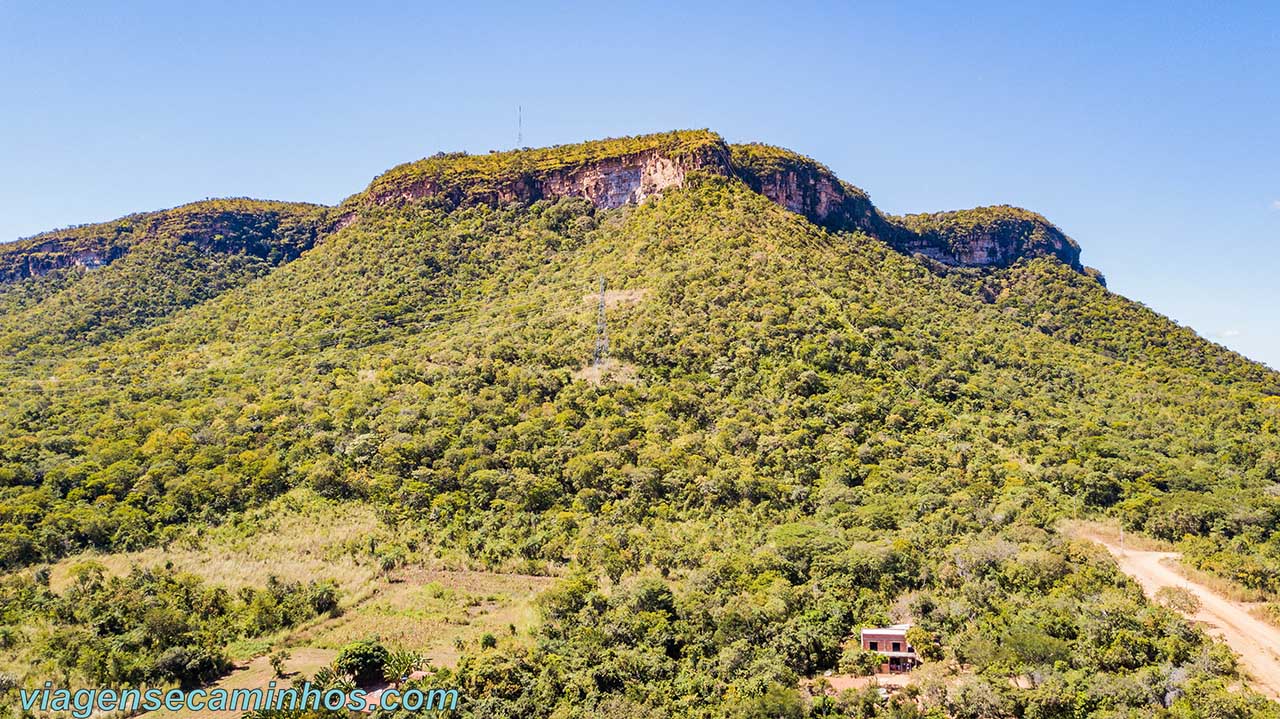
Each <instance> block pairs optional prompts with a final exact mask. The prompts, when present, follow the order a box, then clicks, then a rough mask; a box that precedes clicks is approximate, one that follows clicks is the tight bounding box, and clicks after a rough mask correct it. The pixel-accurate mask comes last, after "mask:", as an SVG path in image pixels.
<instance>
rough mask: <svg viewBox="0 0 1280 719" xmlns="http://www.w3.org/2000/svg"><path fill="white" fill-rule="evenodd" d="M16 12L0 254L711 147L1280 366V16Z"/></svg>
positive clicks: (160, 6) (905, 11) (280, 7)
mask: <svg viewBox="0 0 1280 719" xmlns="http://www.w3.org/2000/svg"><path fill="white" fill-rule="evenodd" d="M121 5H127V6H126V7H117V8H109V7H107V4H106V3H89V2H84V3H75V2H66V3H48V2H28V1H26V0H0V102H3V105H0V107H2V108H3V110H4V111H3V112H0V240H9V239H15V238H17V237H19V236H26V235H30V234H34V233H36V232H38V231H41V230H45V229H50V228H53V227H59V226H65V225H68V224H76V223H82V222H90V221H97V220H105V219H110V218H113V217H117V216H120V215H123V214H126V213H128V212H132V211H137V210H146V209H156V208H161V207H168V206H172V205H176V204H181V203H183V202H187V201H191V200H195V199H201V198H204V197H217V196H228V195H235V196H239V195H249V196H254V197H264V198H273V199H286V200H311V201H316V202H325V203H333V202H336V201H338V200H340V199H341V198H343V197H345V196H346V195H348V194H351V193H353V192H356V191H357V190H359V189H360V188H362V187H363V186H364V185H365V184H366V183H367V182H368V181H369V179H370V178H372V177H373V176H374V175H376V174H377V173H379V172H381V171H382V170H384V169H386V168H388V167H390V166H391V165H394V164H396V163H399V162H403V161H406V160H411V159H416V158H418V157H422V156H424V155H428V154H431V153H434V152H436V151H438V150H468V151H472V152H484V151H487V150H490V149H502V148H508V147H511V146H513V145H515V141H516V106H517V105H523V107H524V139H525V144H526V145H531V146H537V145H546V144H553V143H564V142H573V141H577V140H582V139H588V138H593V137H602V136H610V135H623V134H635V133H642V132H650V131H657V130H666V129H672V128H689V127H695V128H696V127H710V128H712V129H714V130H716V131H718V132H720V133H721V134H723V135H724V136H725V137H726V138H728V139H729V140H730V141H746V140H761V141H765V142H770V143H773V144H778V145H783V146H786V147H790V148H792V149H795V150H798V151H800V152H803V153H805V154H808V155H811V156H813V157H815V158H817V159H819V160H821V161H822V162H824V163H826V164H827V165H829V166H830V167H831V168H832V169H834V170H835V171H836V172H837V173H838V174H839V175H840V176H841V177H843V178H844V179H846V180H848V181H850V182H853V183H854V184H857V185H859V186H861V187H863V188H865V189H866V190H867V191H869V192H870V193H871V196H872V199H873V200H875V202H876V203H877V204H878V205H879V206H880V207H881V208H882V209H884V210H886V211H889V212H894V213H902V212H918V211H930V210H944V209H958V208H964V207H972V206H976V205H984V204H995V203H1010V204H1015V205H1020V206H1024V207H1028V208H1030V209H1033V210H1036V211H1039V212H1042V213H1044V214H1045V215H1046V216H1048V217H1049V218H1050V219H1051V220H1053V221H1054V222H1055V223H1057V224H1058V225H1059V226H1061V227H1062V228H1063V229H1064V230H1065V231H1066V232H1067V233H1068V234H1070V235H1071V236H1073V237H1074V238H1076V239H1077V240H1078V241H1079V242H1080V244H1081V245H1082V246H1083V247H1084V257H1083V259H1084V261H1085V263H1086V264H1089V265H1092V266H1095V267H1098V268H1099V269H1101V270H1102V271H1103V272H1104V273H1105V274H1106V275H1107V278H1108V281H1109V283H1110V286H1111V288H1112V289H1113V290H1115V291H1117V292H1120V293H1121V294H1124V295H1126V296H1128V297H1131V298H1133V299H1137V300H1140V301H1142V302H1144V303H1146V304H1147V305H1149V306H1151V307H1153V308H1155V309H1157V310H1159V311H1160V312H1163V313H1165V314H1167V315H1169V316H1171V317H1173V318H1174V319H1176V320H1178V321H1180V322H1183V323H1185V324H1189V325H1191V326H1192V327H1194V328H1196V329H1197V330H1198V331H1200V332H1201V334H1203V335H1205V336H1207V337H1210V338H1211V339H1214V340H1216V341H1219V342H1222V343H1224V344H1226V345H1228V346H1230V347H1232V348H1234V349H1237V350H1239V351H1241V352H1243V353H1245V354H1246V355H1248V356H1250V357H1253V358H1255V359H1259V360H1262V361H1265V362H1268V363H1269V364H1271V365H1272V366H1274V367H1280V319H1278V318H1277V311H1276V310H1277V308H1280V289H1278V288H1280V283H1278V282H1277V281H1276V278H1277V274H1278V270H1280V259H1277V253H1276V247H1275V246H1276V242H1277V240H1278V239H1280V237H1278V235H1280V162H1277V160H1280V130H1278V128H1280V76H1278V75H1280V72H1278V71H1280V4H1278V3H1274V2H1271V3H1247V2H1237V3H1231V4H1229V6H1228V4H1222V6H1220V7H1215V6H1214V5H1211V4H1209V3H1197V4H1191V3H1156V2H1151V3H1146V4H1123V5H1118V4H1116V3H1087V2H1086V3H1071V4H1069V5H1068V4H1065V3H1064V4H1063V5H1062V6H1061V7H1058V8H1049V7H1047V6H1045V5H1043V4H1041V3H1023V2H1019V3H1012V2H1011V3H982V2H973V3H936V4H934V3H888V2H886V3H868V4H857V3H830V4H820V3H818V4H809V3H760V4H754V3H751V2H735V3H724V4H720V5H716V4H689V3H687V4H685V5H684V6H683V7H679V8H677V7H674V5H675V4H672V5H673V6H672V7H662V6H659V5H658V4H645V3H613V4H608V3H600V2H592V3H582V4H576V5H575V4H555V3H511V4H484V3H447V4H444V3H442V4H440V5H438V6H435V5H434V4H430V3H404V4H392V3H376V2H375V3H363V4H361V5H362V6H361V7H357V4H355V3H331V4H330V3H325V2H312V3H296V4H289V3H280V4H274V5H275V7H273V8H264V7H261V6H260V5H263V4H261V3H257V2H254V3H249V2H218V3H201V2H189V3H173V2H163V3H160V2H156V3H147V2H135V3H128V4H123V3H122V4H121Z"/></svg>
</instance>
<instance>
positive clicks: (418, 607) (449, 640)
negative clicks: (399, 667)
mask: <svg viewBox="0 0 1280 719" xmlns="http://www.w3.org/2000/svg"><path fill="white" fill-rule="evenodd" d="M393 579H394V581H386V580H383V581H380V582H379V583H378V584H377V585H376V586H375V588H374V590H373V592H372V593H371V594H370V595H369V596H368V597H367V598H366V599H364V600H363V601H361V602H360V603H359V605H357V606H355V607H353V608H351V609H350V610H348V611H347V612H346V613H345V614H343V615H342V616H341V617H337V618H334V619H330V620H327V621H324V622H321V623H318V624H315V625H313V626H310V627H306V628H304V629H301V630H299V631H296V632H294V633H293V634H291V635H290V636H289V637H288V638H287V639H286V642H287V643H288V644H305V645H310V646H314V647H323V648H327V649H338V648H340V647H342V646H343V645H344V644H347V643H349V642H353V641H358V640H361V639H368V638H370V637H377V638H378V639H379V640H381V641H382V642H383V643H385V644H388V645H391V646H394V647H400V648H405V649H414V650H417V651H420V652H423V653H424V654H425V655H426V656H427V658H428V659H429V660H430V661H431V663H432V664H435V665H437V666H452V665H454V664H455V663H456V662H457V660H458V656H459V653H460V652H459V643H461V645H462V646H469V645H470V646H473V645H475V644H476V643H478V642H479V640H480V638H481V637H483V636H484V635H485V634H493V635H494V636H495V637H502V636H504V635H507V636H509V635H510V634H511V628H512V627H513V626H514V627H515V628H516V631H517V632H521V631H524V630H526V629H527V628H528V627H529V626H531V625H532V624H533V622H534V620H535V610H534V607H533V600H534V598H535V597H536V596H537V595H538V594H539V593H540V592H541V591H542V590H544V589H546V588H547V587H548V586H549V585H550V583H551V582H552V581H554V580H553V579H552V578H550V577H536V576H530V575H522V574H496V573H492V572H472V571H447V570H432V569H420V568H408V569H405V570H402V571H400V572H397V573H396V574H395V576H394V578H393Z"/></svg>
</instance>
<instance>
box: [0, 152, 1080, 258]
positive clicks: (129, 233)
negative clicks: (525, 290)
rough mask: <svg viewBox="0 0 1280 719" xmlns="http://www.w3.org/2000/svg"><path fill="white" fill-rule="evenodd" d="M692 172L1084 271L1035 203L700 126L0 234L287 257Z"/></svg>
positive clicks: (68, 246)
mask: <svg viewBox="0 0 1280 719" xmlns="http://www.w3.org/2000/svg"><path fill="white" fill-rule="evenodd" d="M692 173H707V174H712V175H720V176H723V177H730V178H737V179H740V180H741V181H742V182H744V183H745V184H746V185H748V186H749V187H750V188H751V189H753V190H754V191H756V192H758V193H760V194H762V195H764V196H765V197H768V198H769V199H770V200H772V201H774V202H776V203H777V204H779V205H781V206H782V207H785V208H786V209H788V210H790V211H792V212H795V213H797V214H800V215H803V216H804V217H806V218H808V219H809V220H810V221H812V222H814V223H815V224H818V225H821V226H823V227H826V228H828V229H830V230H834V231H860V232H865V233H867V234H869V235H871V236H872V237H875V238H877V239H880V240H881V241H883V242H885V243H886V244H888V245H890V246H892V247H893V248H895V249H897V250H898V251H900V252H904V253H907V254H918V255H921V256H923V257H926V258H928V259H929V260H932V261H933V262H936V263H940V264H942V265H946V266H953V267H1006V266H1008V265H1010V264H1012V263H1013V262H1015V261H1017V260H1018V259H1020V258H1025V257H1054V258H1057V259H1058V260H1060V261H1062V262H1063V263H1065V264H1066V265H1068V266H1070V267H1071V268H1073V269H1075V270H1076V271H1078V272H1084V268H1083V267H1082V266H1081V264H1080V247H1079V246H1078V245H1077V244H1076V243H1075V242H1074V241H1072V240H1071V238H1069V237H1067V236H1066V235H1065V234H1063V232H1062V231H1061V230H1059V229H1058V228H1057V227H1055V226H1054V225H1053V224H1052V223H1050V222H1049V221H1048V220H1046V219H1045V218H1044V217H1041V216H1040V215H1037V214H1035V213H1033V212H1028V211H1026V210H1021V209H1018V208H1014V207H1008V206H1003V205H1002V206H996V207H980V208H977V209H973V210H963V211H958V212H940V213H933V214H922V215H908V216H906V217H902V218H891V217H887V216H885V215H883V214H882V213H881V212H880V211H879V210H877V209H876V207H875V205H873V204H872V202H871V198H870V197H868V196H867V193H865V192H863V191H862V190H860V189H858V188H857V187H854V186H853V185H850V184H848V183H846V182H843V181H842V180H840V179H839V178H838V177H836V176H835V174H834V173H832V172H831V170H829V169H827V168H826V167H824V166H823V165H821V164H819V163H818V162H815V161H814V160H812V159H810V158H808V157H805V156H803V155H800V154H797V153H795V152H791V151H790V150H786V149H783V148H779V147H773V146H770V145H761V144H745V145H728V144H726V143H725V141H724V139H723V138H721V137H720V136H719V135H717V134H715V133H713V132H710V131H709V130H692V131H677V132H668V133H661V134H655V135H643V136H639V137H628V138H620V139H608V140H596V141H593V142H584V143H580V144H576V145H563V146H557V147H548V148H540V149H522V150H514V151H511V152H493V153H489V154H487V155H468V154H466V153H449V154H445V153H441V154H437V155H435V156H432V157H429V158H425V159H422V160H418V161H416V162H410V163H405V164H403V165H399V166H397V167H394V168H392V169H391V170H388V171H387V172H385V173H383V174H382V175H379V176H378V177H377V178H375V179H374V180H373V182H372V183H370V185H369V187H368V188H367V189H366V190H365V191H364V192H361V193H359V194H357V195H354V196H352V197H351V198H348V199H347V200H346V201H345V202H343V203H342V205H341V206H340V207H338V208H323V207H320V206H316V205H302V204H298V203H271V202H260V201H256V200H213V201H208V202H197V203H192V204H191V205H184V206H182V207H179V208H174V209H173V210H165V211H162V212H153V213H146V214H140V215H131V216H129V217H126V218H122V219H121V220H118V221H116V222H109V223H102V224H100V225H88V226H84V227H79V228H74V229H71V230H65V231H59V232H52V233H46V234H44V235H40V236H37V237H35V238H32V239H31V240H27V241H24V242H19V243H15V244H12V245H0V281H9V280H14V279H20V278H22V277H29V276H33V275H41V274H45V273H47V272H50V271H53V270H56V269H60V268H65V267H85V268H94V267H100V266H102V265H105V264H108V263H110V262H112V261H114V260H116V259H118V258H120V257H122V256H123V255H124V254H126V253H127V252H128V251H129V248H130V247H132V246H133V244H134V243H136V242H139V241H143V240H145V239H146V238H148V237H157V236H171V237H177V238H179V240H180V241H183V242H190V243H193V244H194V245H196V246H197V247H199V248H200V249H201V250H204V251H208V252H245V253H250V254H254V255H258V256H261V257H265V258H269V259H272V260H273V261H279V262H284V261H288V260H290V259H293V258H294V257H297V256H298V254H300V253H301V252H303V251H305V250H306V249H307V248H309V247H311V246H312V245H314V244H315V243H316V242H317V241H319V239H320V238H321V237H322V236H323V235H324V234H326V233H328V232H332V231H336V230H340V229H342V228H344V227H347V226H348V225H350V224H352V223H355V222H358V221H359V218H360V216H361V214H362V213H363V212H365V211H367V210H369V209H370V208H372V207H377V206H396V205H402V204H406V203H414V202H427V203H435V204H437V205H439V206H442V207H444V208H447V209H453V208H458V207H466V206H471V205H479V204H486V205H492V206H497V205H501V204H506V203H513V202H519V203H528V202H536V201H538V200H543V199H553V198H558V197H583V198H586V199H588V200H590V201H591V202H592V203H593V204H595V205H596V206H597V207H600V208H602V209H612V208H616V207H621V206H623V205H629V204H638V203H641V202H644V201H646V200H648V199H649V198H652V197H654V196H656V195H659V194H661V193H662V192H663V191H665V190H668V189H670V188H675V187H681V186H683V185H685V184H686V182H688V179H689V177H690V175H691V174H692ZM1095 274H1096V273H1095ZM1098 276H1099V277H1100V275H1098Z"/></svg>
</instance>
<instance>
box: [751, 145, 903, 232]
mask: <svg viewBox="0 0 1280 719" xmlns="http://www.w3.org/2000/svg"><path fill="white" fill-rule="evenodd" d="M730 150H731V152H732V156H733V171H734V173H735V174H736V175H737V176H738V177H740V178H741V179H742V181H743V182H745V183H747V185H748V186H749V187H750V188H751V189H753V190H755V191H756V192H759V193H760V194H762V195H764V196H765V197H768V198H769V199H770V200H773V201H774V202H776V203H778V204H779V205H782V206H783V207H785V208H787V209H788V210H790V211H792V212H795V213H796V214H800V215H804V216H805V217H807V218H809V220H810V221H812V222H813V223H814V224H818V225H822V226H823V227H826V228H828V229H832V230H837V231H840V230H861V231H863V232H866V233H868V234H870V235H873V236H875V237H879V238H881V239H886V238H887V237H888V236H889V235H891V234H892V233H893V232H894V228H893V227H892V226H891V225H890V224H889V223H888V222H887V221H886V220H885V218H884V217H883V216H882V215H881V214H880V212H879V211H878V210H877V209H876V207H875V205H873V204H871V198H870V197H868V196H867V193H866V192H863V191H862V190H861V189H859V188H857V187H854V186H853V185H850V184H849V183H847V182H843V181H841V180H840V178H838V177H836V176H835V174H834V173H833V172H831V170H829V169H827V168H826V167H825V166H823V165H821V164H819V163H818V162H815V161H814V160H811V159H810V158H808V157H805V156H803V155H799V154H796V153H794V152H791V151H790V150H784V149H782V148H780V147H773V146H771V145H760V144H749V145H732V146H730Z"/></svg>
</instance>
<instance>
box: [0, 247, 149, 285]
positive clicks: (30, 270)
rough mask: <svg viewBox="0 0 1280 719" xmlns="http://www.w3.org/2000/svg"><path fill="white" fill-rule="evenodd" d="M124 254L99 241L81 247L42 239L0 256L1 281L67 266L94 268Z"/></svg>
mask: <svg viewBox="0 0 1280 719" xmlns="http://www.w3.org/2000/svg"><path fill="white" fill-rule="evenodd" d="M124 254H125V248H123V247H119V246H109V245H106V244H100V245H98V246H91V247H84V246H76V245H75V244H71V243H63V242H60V241H58V240H48V241H44V242H41V243H39V244H37V245H35V246H33V247H31V248H30V250H29V251H26V252H15V253H12V256H11V257H10V256H6V255H8V253H6V254H5V255H0V282H12V281H14V280H20V279H23V278H26V277H41V276H44V275H47V274H49V273H50V272H53V271H55V270H61V269H66V268H69V267H76V268H82V269H87V270H94V269H97V268H99V267H102V266H103V265H106V264H109V263H111V262H114V261H116V260H118V259H120V258H121V257H123V256H124Z"/></svg>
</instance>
